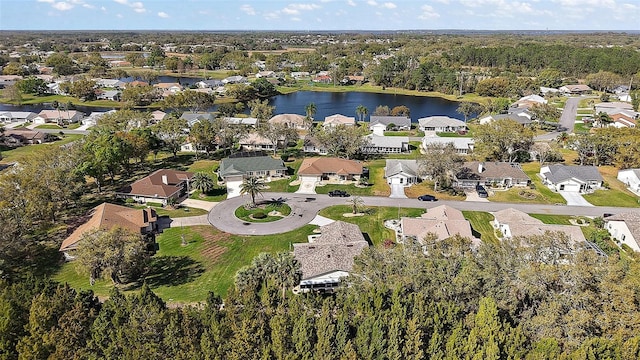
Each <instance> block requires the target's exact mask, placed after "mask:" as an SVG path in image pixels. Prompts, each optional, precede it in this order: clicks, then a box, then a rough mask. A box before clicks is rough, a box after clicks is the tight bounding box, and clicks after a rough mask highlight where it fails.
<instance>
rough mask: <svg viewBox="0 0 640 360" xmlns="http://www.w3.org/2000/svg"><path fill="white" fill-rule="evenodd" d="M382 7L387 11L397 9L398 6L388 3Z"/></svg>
mask: <svg viewBox="0 0 640 360" xmlns="http://www.w3.org/2000/svg"><path fill="white" fill-rule="evenodd" d="M382 7H383V8H387V9H395V8H397V7H398V6H397V5H396V4H394V3H392V2H386V3H384V4H382Z"/></svg>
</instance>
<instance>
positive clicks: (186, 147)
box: [180, 141, 207, 153]
mask: <svg viewBox="0 0 640 360" xmlns="http://www.w3.org/2000/svg"><path fill="white" fill-rule="evenodd" d="M180 151H181V152H188V153H196V152H197V153H206V152H207V151H206V150H202V149H198V147H197V146H196V144H194V143H192V142H190V141H187V142H186V143H184V144H182V145H180Z"/></svg>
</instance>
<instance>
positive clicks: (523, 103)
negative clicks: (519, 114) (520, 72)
mask: <svg viewBox="0 0 640 360" xmlns="http://www.w3.org/2000/svg"><path fill="white" fill-rule="evenodd" d="M546 103H547V99H545V98H543V97H542V96H540V95H527V96H523V97H521V98H520V99H518V101H516V102H514V103H513V104H511V106H510V108H519V109H530V108H531V107H532V106H533V105H536V104H538V105H540V104H546Z"/></svg>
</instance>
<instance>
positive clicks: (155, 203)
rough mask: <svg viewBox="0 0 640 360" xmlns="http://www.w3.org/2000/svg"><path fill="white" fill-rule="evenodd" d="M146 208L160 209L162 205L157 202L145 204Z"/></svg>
mask: <svg viewBox="0 0 640 360" xmlns="http://www.w3.org/2000/svg"><path fill="white" fill-rule="evenodd" d="M147 206H153V207H162V203H157V202H150V201H149V202H147Z"/></svg>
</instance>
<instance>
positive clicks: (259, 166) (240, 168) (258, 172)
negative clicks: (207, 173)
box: [218, 152, 287, 199]
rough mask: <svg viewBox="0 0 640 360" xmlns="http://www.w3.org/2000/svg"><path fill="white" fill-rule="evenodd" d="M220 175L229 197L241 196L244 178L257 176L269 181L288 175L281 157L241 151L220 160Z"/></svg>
mask: <svg viewBox="0 0 640 360" xmlns="http://www.w3.org/2000/svg"><path fill="white" fill-rule="evenodd" d="M218 176H219V177H220V178H221V179H222V180H223V181H224V183H225V184H226V186H227V199H230V198H233V197H237V196H240V195H241V194H240V187H241V186H242V182H243V181H244V179H246V178H248V177H257V178H259V179H262V180H264V181H265V182H269V181H271V180H273V179H280V178H283V177H285V176H287V167H286V166H285V165H284V161H282V160H281V159H274V158H272V157H271V156H267V155H264V154H263V153H262V152H240V153H236V154H233V155H231V156H230V157H228V158H224V159H222V160H221V161H220V168H219V169H218Z"/></svg>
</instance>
